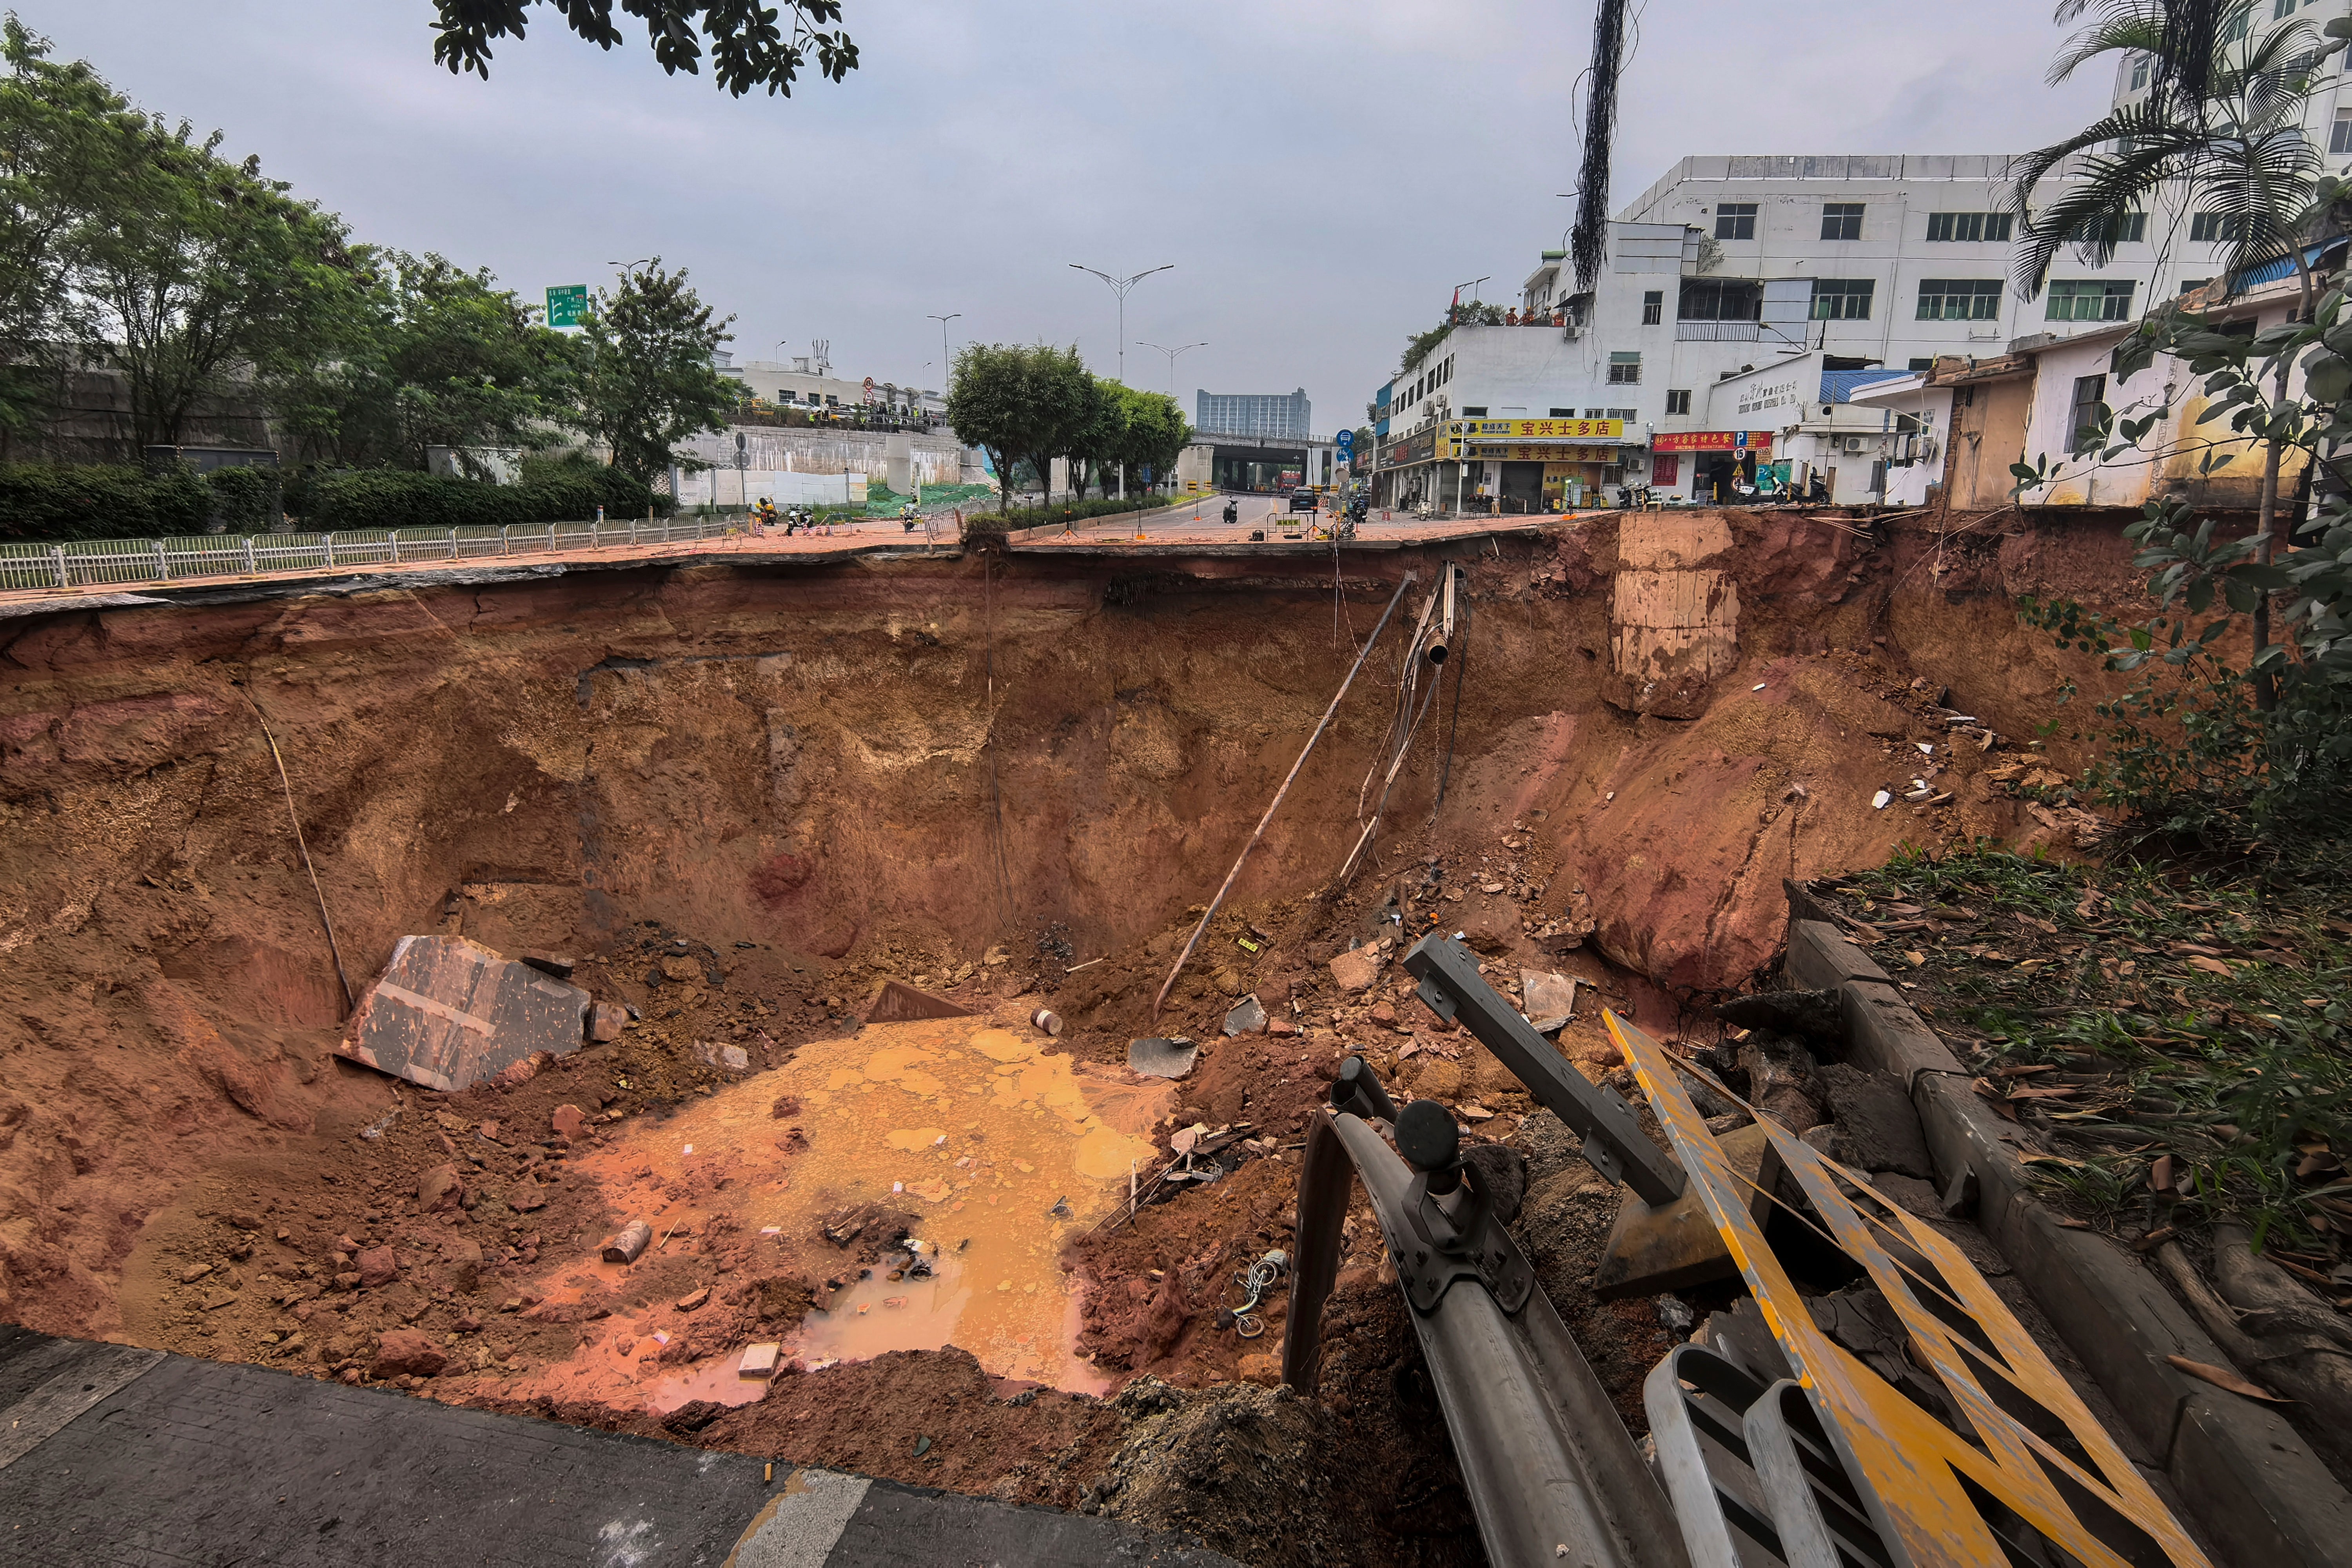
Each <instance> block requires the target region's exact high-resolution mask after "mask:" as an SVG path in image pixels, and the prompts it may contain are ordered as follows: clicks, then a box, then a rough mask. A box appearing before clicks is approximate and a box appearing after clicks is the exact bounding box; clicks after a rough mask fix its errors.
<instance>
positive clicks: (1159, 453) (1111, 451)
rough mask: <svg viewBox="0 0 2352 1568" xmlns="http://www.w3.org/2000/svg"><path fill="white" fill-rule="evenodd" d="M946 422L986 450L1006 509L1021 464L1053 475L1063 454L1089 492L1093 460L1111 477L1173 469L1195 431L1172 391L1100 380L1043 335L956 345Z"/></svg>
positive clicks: (1076, 485)
mask: <svg viewBox="0 0 2352 1568" xmlns="http://www.w3.org/2000/svg"><path fill="white" fill-rule="evenodd" d="M948 423H949V425H950V426H952V427H953V429H954V430H955V433H956V437H957V438H958V439H959V440H961V441H963V442H966V443H967V444H969V445H971V446H974V447H980V448H981V449H982V451H984V452H986V453H987V454H988V458H989V462H990V464H991V466H992V467H993V468H994V469H995V471H996V475H997V482H998V486H999V497H998V504H999V507H1000V510H1010V508H1011V505H1012V484H1013V470H1014V468H1015V467H1016V465H1018V464H1019V463H1021V462H1024V461H1025V462H1027V463H1028V464H1029V465H1030V466H1031V467H1032V468H1034V469H1035V471H1036V472H1038V473H1039V474H1046V473H1050V472H1051V471H1052V468H1051V467H1050V465H1051V462H1052V460H1053V459H1054V458H1064V459H1066V461H1067V462H1068V464H1069V467H1070V476H1071V488H1072V489H1076V490H1078V491H1079V492H1080V493H1084V490H1085V489H1086V484H1087V480H1086V475H1087V469H1088V468H1089V467H1091V468H1093V469H1094V470H1095V472H1096V473H1097V474H1098V475H1108V474H1110V473H1114V472H1116V471H1117V469H1118V466H1119V465H1120V464H1122V463H1124V464H1125V465H1126V466H1127V468H1128V472H1129V475H1130V476H1134V475H1138V474H1139V473H1140V472H1141V471H1142V470H1143V469H1144V468H1150V469H1151V471H1152V473H1153V475H1154V477H1160V476H1162V475H1165V474H1166V473H1168V472H1169V471H1170V470H1171V468H1173V467H1174V466H1175V462H1176V455H1177V454H1178V453H1179V452H1181V450H1183V447H1184V445H1185V443H1186V442H1187V441H1189V440H1191V439H1192V426H1191V425H1190V424H1188V423H1187V422H1186V420H1185V418H1184V415H1183V411H1182V409H1181V408H1180V407H1179V406H1178V405H1177V404H1176V402H1175V400H1174V399H1173V398H1170V397H1167V396H1164V395H1161V394H1160V393H1156V392H1138V391H1136V390H1135V389H1134V388H1132V387H1129V386H1125V385H1122V384H1119V383H1118V382H1115V381H1100V380H1097V378H1096V377H1095V376H1093V375H1092V374H1088V372H1087V368H1086V366H1085V365H1084V364H1083V363H1080V362H1079V359H1078V354H1077V351H1076V349H1074V348H1071V349H1062V348H1055V347H1053V346H1051V345H1050V344H1043V343H1039V344H1026V345H1024V344H1017V343H1015V344H1007V343H968V344H966V345H965V346H964V347H963V348H962V349H961V350H959V351H957V353H956V359H955V369H954V374H952V375H951V377H950V380H949V383H948ZM1056 515H1058V513H1057V514H1056Z"/></svg>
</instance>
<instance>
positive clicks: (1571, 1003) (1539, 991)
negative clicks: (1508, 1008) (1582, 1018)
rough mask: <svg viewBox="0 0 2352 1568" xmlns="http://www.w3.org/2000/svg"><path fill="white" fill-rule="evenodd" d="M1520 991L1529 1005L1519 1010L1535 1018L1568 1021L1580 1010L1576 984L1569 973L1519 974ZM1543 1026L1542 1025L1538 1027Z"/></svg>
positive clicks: (1532, 972)
mask: <svg viewBox="0 0 2352 1568" xmlns="http://www.w3.org/2000/svg"><path fill="white" fill-rule="evenodd" d="M1519 990H1520V994H1521V996H1522V997H1523V998H1524V999H1525V1001H1526V1003H1527V1005H1526V1006H1524V1007H1522V1008H1520V1009H1519V1011H1520V1012H1522V1013H1524V1014H1526V1015H1527V1016H1528V1017H1529V1018H1531V1019H1538V1020H1542V1021H1543V1022H1549V1021H1550V1020H1551V1019H1554V1018H1559V1019H1566V1018H1567V1017H1569V1016H1570V1015H1571V1014H1573V1013H1574V1012H1575V1011H1576V982H1575V981H1574V980H1572V979H1570V977H1569V976H1567V975H1565V974H1551V973H1546V972H1544V971H1543V970H1540V969H1522V970H1520V971H1519ZM1541 1026H1542V1024H1541V1023H1538V1028H1540V1027H1541Z"/></svg>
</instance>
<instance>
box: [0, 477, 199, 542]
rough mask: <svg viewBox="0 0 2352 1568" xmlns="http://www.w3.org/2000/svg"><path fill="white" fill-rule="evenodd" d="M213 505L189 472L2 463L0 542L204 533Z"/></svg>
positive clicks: (0, 480) (0, 481)
mask: <svg viewBox="0 0 2352 1568" xmlns="http://www.w3.org/2000/svg"><path fill="white" fill-rule="evenodd" d="M214 499H215V492H213V491H211V490H208V489H206V488H205V483H204V481H203V480H201V479H197V478H196V476H195V475H194V473H193V472H191V471H190V470H189V469H187V468H180V467H175V468H133V467H131V466H129V465H127V464H115V463H92V464H87V465H70V466H69V465H66V464H50V463H0V539H123V538H142V537H155V536H159V535H171V534H189V533H202V532H204V531H205V524H206V523H207V522H208V521H210V519H211V517H212V513H213V505H214Z"/></svg>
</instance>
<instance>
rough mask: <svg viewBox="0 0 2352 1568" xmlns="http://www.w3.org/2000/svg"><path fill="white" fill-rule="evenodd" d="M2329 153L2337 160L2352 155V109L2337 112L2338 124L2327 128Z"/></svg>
mask: <svg viewBox="0 0 2352 1568" xmlns="http://www.w3.org/2000/svg"><path fill="white" fill-rule="evenodd" d="M2327 151H2328V153H2329V155H2330V156H2332V157H2337V158H2340V157H2342V156H2344V154H2346V153H2352V109H2339V110H2336V123H2335V124H2333V125H2330V126H2329V127H2328V128H2327Z"/></svg>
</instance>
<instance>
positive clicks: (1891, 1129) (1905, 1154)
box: [1808, 1062, 1936, 1182]
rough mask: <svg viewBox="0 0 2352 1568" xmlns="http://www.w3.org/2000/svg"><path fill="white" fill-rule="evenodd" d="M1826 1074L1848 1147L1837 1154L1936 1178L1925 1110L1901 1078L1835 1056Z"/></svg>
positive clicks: (1873, 1167) (1867, 1165)
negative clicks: (1922, 1116) (1923, 1123)
mask: <svg viewBox="0 0 2352 1568" xmlns="http://www.w3.org/2000/svg"><path fill="white" fill-rule="evenodd" d="M1821 1076H1822V1086H1823V1088H1824V1089H1825V1090H1826V1091H1827V1096H1828V1100H1829V1111H1830V1114H1831V1115H1832V1117H1834V1118H1836V1120H1837V1126H1838V1132H1839V1135H1840V1136H1839V1142H1840V1143H1841V1145H1842V1146H1843V1149H1844V1152H1843V1154H1836V1155H1833V1156H1832V1157H1833V1158H1836V1159H1840V1160H1843V1162H1844V1163H1847V1164H1849V1165H1855V1166H1859V1167H1860V1168H1861V1169H1863V1170H1865V1171H1895V1172H1899V1173H1902V1174H1903V1175H1906V1176H1916V1177H1917V1178H1918V1179H1919V1180H1921V1181H1923V1182H1927V1181H1933V1180H1934V1179H1935V1175H1936V1167H1935V1164H1934V1163H1933V1162H1932V1161H1930V1160H1929V1159H1928V1157H1927V1134H1926V1133H1925V1132H1923V1131H1920V1127H1919V1113H1918V1111H1917V1110H1914V1109H1913V1108H1912V1105H1911V1097H1910V1096H1909V1095H1908V1094H1906V1093H1905V1092H1904V1090H1903V1084H1902V1082H1901V1080H1900V1079H1895V1078H1894V1077H1892V1076H1890V1075H1888V1074H1886V1073H1882V1072H1872V1071H1870V1070H1869V1069H1868V1068H1858V1067H1855V1066H1853V1064H1852V1063H1850V1062H1831V1063H1829V1064H1827V1065H1826V1066H1824V1067H1823V1068H1822V1069H1821ZM1808 1136H1809V1137H1810V1134H1809V1135H1808Z"/></svg>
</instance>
